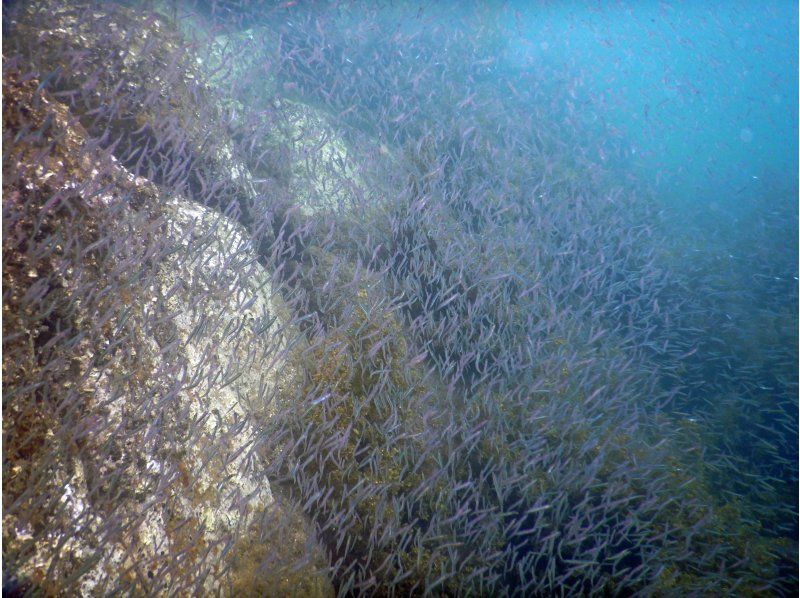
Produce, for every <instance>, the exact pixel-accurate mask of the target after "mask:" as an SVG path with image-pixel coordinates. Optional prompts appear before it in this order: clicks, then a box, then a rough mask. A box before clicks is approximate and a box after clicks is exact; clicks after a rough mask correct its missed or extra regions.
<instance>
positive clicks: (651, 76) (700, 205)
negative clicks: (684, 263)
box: [509, 1, 798, 216]
mask: <svg viewBox="0 0 800 598" xmlns="http://www.w3.org/2000/svg"><path fill="white" fill-rule="evenodd" d="M509 12H513V13H514V16H513V30H514V31H516V32H517V33H518V37H517V38H515V39H512V47H513V49H514V51H515V53H516V59H517V61H518V63H519V64H520V65H524V64H526V63H528V62H529V61H530V62H532V63H535V64H542V63H545V64H549V65H551V66H552V67H553V68H558V69H561V70H563V72H564V73H566V75H565V77H566V79H567V80H568V84H569V88H568V90H567V95H568V96H569V98H571V100H572V103H573V105H574V111H575V114H576V117H577V118H578V119H580V120H581V121H583V122H585V123H588V124H589V126H593V128H595V130H596V132H597V134H598V152H599V151H600V150H601V148H604V151H603V153H604V154H605V155H606V156H608V158H609V159H611V158H612V157H614V158H617V159H618V160H620V161H621V163H622V164H623V165H624V167H625V168H626V169H627V170H628V171H629V172H633V173H635V174H636V176H637V177H638V179H639V181H640V182H641V183H643V184H645V185H648V186H651V187H652V189H653V191H654V194H655V196H656V197H657V198H658V200H659V201H661V202H662V203H663V204H664V206H665V207H678V206H680V208H687V209H689V210H690V211H691V212H695V211H698V210H699V211H702V212H723V213H726V214H734V215H739V216H746V215H747V214H749V213H750V211H751V210H753V209H754V208H755V206H756V205H757V201H758V196H759V195H760V194H763V193H765V192H766V193H769V192H774V191H778V190H779V191H780V192H783V193H785V195H784V196H783V200H784V201H787V202H792V203H793V202H794V199H795V194H796V189H797V72H798V65H797V36H796V32H797V4H796V3H794V2H763V3H761V2H759V3H753V2H716V1H710V2H654V1H652V2H651V1H647V2H614V3H598V4H594V5H592V6H591V7H587V4H586V3H582V2H572V3H571V2H553V3H541V4H540V3H537V4H536V6H535V7H532V5H531V4H529V3H523V4H521V5H520V7H519V8H517V9H513V8H510V9H509ZM509 18H510V17H509Z"/></svg>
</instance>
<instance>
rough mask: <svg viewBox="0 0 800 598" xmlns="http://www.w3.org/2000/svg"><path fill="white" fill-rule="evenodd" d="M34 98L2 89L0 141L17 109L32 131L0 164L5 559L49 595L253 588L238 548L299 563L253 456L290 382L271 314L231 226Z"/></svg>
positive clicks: (278, 318)
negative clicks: (287, 553)
mask: <svg viewBox="0 0 800 598" xmlns="http://www.w3.org/2000/svg"><path fill="white" fill-rule="evenodd" d="M37 86H38V82H37V80H35V79H33V80H27V81H20V80H19V74H18V73H16V72H13V71H11V72H7V73H6V74H5V76H4V80H3V95H4V100H5V103H4V115H3V116H4V134H5V135H6V139H7V140H8V139H10V138H11V137H13V136H14V135H18V134H20V133H21V132H22V133H24V131H23V130H22V126H23V121H22V120H21V115H23V114H24V115H25V120H26V121H27V122H28V123H31V124H33V125H38V126H39V127H40V133H41V134H40V135H39V137H38V138H34V140H32V141H30V142H28V143H17V144H15V145H14V149H13V151H12V152H11V153H10V154H8V155H6V156H4V163H3V165H4V173H3V174H4V176H3V180H4V185H3V194H4V204H3V205H4V235H3V256H4V268H3V286H4V330H3V345H4V351H3V373H4V384H5V389H6V392H4V410H3V415H4V417H3V434H4V451H5V453H4V456H5V459H4V476H3V492H4V520H3V522H4V525H3V529H4V564H5V565H6V566H7V567H9V568H11V569H12V570H13V571H15V574H16V576H17V577H18V578H20V579H24V580H25V583H26V584H30V585H31V587H33V588H38V589H40V590H44V591H48V592H50V591H59V588H62V587H70V585H71V584H72V583H74V582H75V581H77V580H78V579H79V583H78V586H77V587H79V588H80V589H81V591H82V592H84V593H87V594H98V595H99V594H106V593H108V592H110V591H134V592H146V593H152V592H156V593H161V592H170V593H173V592H190V591H199V590H201V589H202V591H208V592H212V591H217V590H223V591H226V590H228V589H230V587H232V586H231V585H230V584H231V583H233V586H235V587H238V588H240V589H241V588H242V587H245V588H247V587H249V586H248V584H249V583H256V584H257V583H264V582H263V580H262V582H259V576H261V577H264V576H265V575H267V574H270V575H276V570H275V569H273V570H270V571H267V572H265V571H260V570H259V569H258V568H252V567H251V569H249V570H248V569H247V568H246V567H245V568H244V569H243V568H242V566H241V565H240V566H238V567H234V569H233V570H232V571H233V574H232V573H231V565H232V564H233V563H234V562H236V563H239V562H240V561H242V559H243V558H245V557H242V556H241V553H242V552H243V551H246V550H249V551H251V552H252V550H253V548H252V545H253V544H254V543H257V544H262V545H264V546H273V548H272V549H270V550H271V551H272V552H275V553H276V554H281V551H282V547H281V546H280V544H279V545H273V544H272V543H273V542H286V539H285V538H284V536H285V535H286V534H289V535H290V536H291V538H292V542H294V543H295V544H296V543H298V542H299V543H300V546H302V547H304V550H305V551H306V553H308V554H309V555H310V554H311V553H312V552H313V550H315V549H314V544H313V540H311V541H309V540H308V539H305V540H304V539H303V538H308V530H307V526H305V524H303V523H302V518H301V517H299V515H297V514H295V515H294V516H293V518H292V519H289V518H287V517H283V516H279V514H280V513H281V512H282V511H281V509H278V508H277V506H273V503H274V500H273V496H272V493H271V491H270V485H269V480H268V479H267V477H266V475H265V473H264V468H263V465H261V463H262V462H261V460H260V459H258V458H256V454H255V453H256V443H257V436H258V429H257V428H256V427H255V422H256V421H258V422H261V423H263V422H265V421H268V420H269V418H270V417H271V416H272V415H273V414H274V411H275V408H274V397H275V394H276V392H278V391H280V390H281V387H282V386H284V385H287V384H289V385H292V384H296V381H293V380H294V378H295V376H296V374H295V373H293V372H292V371H291V370H290V369H289V368H288V366H287V365H286V364H285V363H284V358H283V355H284V353H285V351H286V349H287V346H288V345H289V343H291V342H292V339H293V338H295V337H296V335H297V333H296V332H295V331H294V330H293V328H291V327H290V326H287V322H288V320H289V317H288V314H287V312H286V308H285V307H284V306H283V304H282V301H281V300H280V298H279V297H278V296H277V295H276V294H275V293H274V290H273V286H272V281H271V279H270V276H269V275H268V274H267V273H266V272H265V271H264V269H263V267H262V266H261V265H260V264H259V263H258V261H257V259H256V254H255V253H254V251H253V248H252V245H251V243H250V242H249V241H248V240H247V237H246V236H245V235H243V231H242V229H241V226H240V225H238V224H235V223H232V222H231V221H229V220H228V219H227V218H225V217H224V216H221V215H220V214H219V213H216V212H213V211H210V210H209V209H207V208H204V207H202V206H199V205H196V204H193V203H191V202H188V201H186V200H183V199H178V198H175V199H167V198H164V197H161V196H160V195H159V192H158V190H157V189H156V188H155V187H154V186H153V185H152V184H151V183H149V182H147V181H146V180H144V179H142V178H136V177H134V176H132V175H130V174H129V173H128V172H126V170H125V169H124V168H122V167H121V166H119V165H118V163H117V162H116V160H115V159H114V158H113V157H110V156H109V155H108V154H107V153H106V152H104V151H102V150H97V149H95V148H92V147H91V146H90V145H89V144H88V143H87V140H86V133H85V131H84V130H83V128H82V126H81V125H80V124H79V123H77V122H76V119H75V118H74V117H73V116H72V115H71V114H70V113H69V111H68V110H67V108H66V107H65V106H63V105H62V104H59V103H58V102H55V101H54V100H53V99H52V97H50V96H49V94H47V93H44V92H42V91H40V90H39V89H38V87H37ZM50 144H53V145H52V146H51V147H52V149H51V150H50V151H49V152H48V153H46V154H45V155H44V156H43V155H42V150H43V148H48V146H49V145H50ZM37 155H38V156H39V158H38V161H37V158H36V156H37ZM99 230H104V231H105V232H106V233H110V235H109V236H107V237H99V236H98V234H97V233H98V231H99ZM231 266H235V267H231ZM87 287H88V288H90V289H92V290H91V291H90V292H89V293H88V294H87V293H86V289H87ZM295 342H296V338H295ZM45 356H47V357H49V358H50V359H49V361H47V362H44V359H43V358H44V357H45ZM266 364H271V366H270V367H267V365H266ZM34 430H35V431H36V432H35V434H33V435H31V431H34ZM26 434H27V435H26ZM283 510H285V509H283ZM259 522H261V523H259ZM265 525H266V529H270V526H271V529H273V530H274V534H275V535H274V537H270V536H269V535H267V536H266V537H265V536H264V529H263V528H264V526H265ZM287 526H289V527H287ZM259 527H261V528H262V529H261V531H260V532H259ZM283 527H286V528H287V529H286V531H284V532H280V530H281V529H282V528H283ZM279 538H280V540H279ZM242 542H245V543H246V544H242ZM309 542H310V543H309ZM248 546H249V547H250V548H248ZM292 550H293V551H294V553H297V551H298V548H296V547H295V548H292ZM301 552H302V551H301ZM226 555H227V558H226ZM300 557H301V555H297V554H294V557H293V559H292V565H293V566H296V565H297V561H298V560H300ZM316 558H317V559H318V558H319V557H318V556H317V557H316ZM284 564H285V563H284ZM244 575H248V576H251V577H252V578H248V577H243V576H244ZM314 575H315V574H314V573H313V571H312V570H309V571H308V575H307V576H303V574H302V572H301V573H299V574H298V573H297V572H294V573H292V578H293V579H294V580H295V581H297V580H301V582H302V583H307V582H308V580H309V579H313V576H314ZM284 576H286V575H284ZM304 577H305V578H307V579H306V580H305V581H304V582H303V581H302V580H303V579H304ZM65 580H66V581H65ZM70 580H72V581H70ZM314 583H315V585H314V587H315V588H317V595H321V594H320V592H324V590H323V588H324V587H325V586H324V577H322V578H319V580H318V581H316V582H314ZM284 587H285V586H284Z"/></svg>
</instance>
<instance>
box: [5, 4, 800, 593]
mask: <svg viewBox="0 0 800 598" xmlns="http://www.w3.org/2000/svg"><path fill="white" fill-rule="evenodd" d="M427 14H428V13H425V12H424V11H422V10H421V9H420V10H419V11H417V10H411V9H401V8H396V7H393V5H392V3H388V4H387V5H386V6H383V7H380V8H378V7H377V5H376V4H375V3H372V2H367V3H363V4H361V3H346V4H335V3H333V4H328V3H322V4H311V5H308V6H306V5H305V3H301V2H274V3H273V2H258V3H252V5H251V4H250V3H246V2H232V1H231V2H187V3H185V4H180V3H155V4H152V5H147V6H146V7H142V6H136V7H135V8H132V7H131V6H126V4H125V3H120V4H115V3H91V2H85V3H84V2H71V3H70V2H55V1H45V2H38V1H37V2H23V3H15V4H14V5H12V6H4V34H5V35H4V39H3V57H4V66H3V98H4V104H3V240H2V243H3V587H4V595H5V593H6V592H9V593H16V594H17V595H25V594H31V595H38V594H47V595H50V594H53V595H74V594H76V593H79V594H83V595H105V594H112V593H118V592H119V593H125V594H135V595H141V594H148V595H149V594H158V595H162V594H163V595H176V594H178V595H184V594H191V593H193V594H216V593H218V592H219V593H221V594H223V595H234V596H243V595H275V596H285V595H296V596H329V595H341V596H346V595H361V594H365V595H394V596H405V595H417V594H431V595H452V596H461V595H486V596H503V595H526V596H551V595H584V594H586V595H631V594H640V595H652V594H658V595H687V594H689V593H706V594H715V595H721V594H726V595H728V594H740V595H748V594H753V595H755V594H758V595H770V594H772V595H783V594H788V593H790V592H791V591H792V588H796V584H797V576H796V543H795V538H794V536H795V534H796V530H797V508H796V501H795V500H794V498H793V495H796V488H797V485H796V484H797V472H796V447H795V446H794V445H793V444H792V442H793V441H792V434H794V433H796V417H795V416H794V415H793V414H792V411H791V409H790V410H788V412H789V413H790V414H792V415H785V414H783V413H784V412H783V411H782V410H780V409H777V408H776V411H775V416H774V417H772V418H771V419H768V420H767V421H758V422H757V423H758V424H759V425H762V426H766V427H767V428H768V429H770V430H773V431H774V434H773V437H774V442H772V443H764V442H763V441H762V442H761V444H759V445H758V446H755V447H751V449H752V450H753V451H754V453H753V454H754V455H755V457H754V459H753V461H754V462H756V461H757V462H756V463H750V462H748V461H747V459H746V457H747V456H748V453H747V450H750V449H744V448H743V447H742V446H741V445H744V444H747V432H746V430H745V428H746V422H743V421H742V420H740V425H739V427H738V429H739V433H740V434H741V437H740V438H738V440H734V439H732V438H731V437H730V436H727V435H724V437H723V438H720V437H721V436H723V434H721V432H720V429H719V424H717V427H716V428H715V423H714V422H715V421H717V422H718V421H721V419H719V418H722V417H724V415H725V414H724V413H722V411H723V407H722V406H724V401H722V400H720V401H717V402H716V405H717V407H718V411H717V412H715V411H714V410H713V409H708V410H705V411H704V410H698V412H697V413H694V412H692V413H691V414H689V415H691V416H689V415H687V411H688V410H689V408H688V407H687V406H686V405H688V404H689V402H690V401H689V397H692V396H696V395H697V393H698V392H699V391H698V388H700V387H701V386H702V384H701V383H699V382H698V380H700V381H702V380H705V379H707V376H706V375H705V374H704V371H703V367H708V365H707V364H708V362H703V364H705V365H702V364H700V365H699V363H700V362H698V361H697V359H698V353H700V354H701V355H702V354H703V353H704V352H706V351H710V350H711V349H709V343H712V344H713V342H716V340H714V341H711V340H708V339H706V338H705V337H704V332H703V330H702V329H698V328H697V326H698V323H697V322H698V318H699V317H700V316H699V315H698V314H705V313H706V311H707V310H709V309H711V307H709V306H710V305H711V304H710V303H709V302H708V300H707V299H706V298H705V297H704V296H703V294H702V293H700V292H697V291H695V294H694V295H692V294H691V289H689V290H687V288H688V287H691V285H692V284H693V281H692V280H688V279H687V276H686V275H685V273H680V274H676V273H674V272H673V268H672V266H674V264H675V262H674V260H673V261H672V262H671V261H670V260H671V256H672V252H671V250H670V249H669V248H670V241H671V239H669V238H668V236H667V235H666V234H665V233H664V231H663V228H662V227H661V225H660V220H659V215H658V213H657V210H656V209H655V206H654V205H651V204H650V203H649V201H648V200H647V198H646V197H645V196H643V195H642V194H640V193H637V192H636V190H635V189H632V188H630V186H625V185H619V184H614V180H613V177H612V176H610V173H609V172H608V171H607V170H606V169H605V167H604V166H603V164H602V161H598V160H597V159H595V158H593V157H592V156H594V155H595V154H594V153H593V151H592V149H591V147H590V146H589V145H587V144H588V141H587V139H585V138H584V136H582V133H581V132H580V129H579V128H577V127H575V126H573V123H572V122H571V121H570V119H569V118H568V117H567V116H566V115H565V113H564V107H563V105H562V103H563V95H562V94H561V92H559V80H558V75H557V73H553V72H548V71H546V70H537V69H536V68H535V67H531V68H528V69H524V70H522V69H516V70H514V69H511V68H510V67H509V66H508V64H507V63H506V47H505V44H504V40H505V37H506V36H505V32H504V29H503V26H502V25H501V22H500V20H499V18H498V17H496V16H495V13H494V11H493V10H491V9H489V8H486V9H485V10H481V9H472V8H470V9H469V10H467V11H465V14H464V15H461V16H460V17H459V18H456V17H454V16H453V15H451V14H449V13H447V12H446V11H442V12H441V14H439V13H435V14H434V16H433V17H428V16H427ZM698 270H699V268H698ZM699 276H700V275H698V277H699ZM698 279H699V278H698ZM695 280H696V279H695ZM686 297H689V299H688V300H687V299H686ZM712 307H713V306H712ZM725 333H726V332H724V331H722V332H720V333H719V334H720V335H722V334H725ZM727 333H730V331H728V332H727ZM714 338H716V337H714ZM720 342H722V341H720ZM704 343H705V344H704ZM739 357H740V358H741V359H742V360H747V359H748V356H747V354H746V351H744V350H743V351H742V353H741V354H740V355H739ZM781 359H783V360H784V361H787V362H791V361H792V360H793V359H796V355H792V354H791V352H789V353H784V354H782V355H781ZM743 375H746V372H745V374H743ZM774 384H775V385H776V386H779V385H781V384H783V386H782V388H784V389H786V388H788V389H789V391H787V393H789V394H787V395H781V396H791V394H790V392H791V389H792V388H796V381H780V380H777V381H775V382H774ZM723 386H725V381H724V380H722V381H719V388H717V387H715V389H714V390H713V392H714V393H718V394H719V395H722V394H723V392H724V391H723V390H720V388H722V387H723ZM709 392H712V391H709ZM692 393H694V394H692ZM756 400H757V397H756V398H754V399H753V401H752V402H750V403H749V405H750V406H751V408H752V410H757V409H756V407H757V403H756V402H755V401H756ZM787 402H789V403H790V402H791V400H790V399H787ZM743 412H744V413H747V410H744V411H743ZM782 414H783V415H782ZM714 416H719V418H718V419H717V420H715V419H714ZM792 417H795V419H794V420H792V419H791V418H792ZM787 418H789V419H787ZM762 438H763V435H762ZM793 459H794V462H793ZM740 472H744V473H743V474H742V475H745V476H750V477H749V480H750V482H744V483H743V482H742V481H741V477H742V476H740V475H739V473H740Z"/></svg>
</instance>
